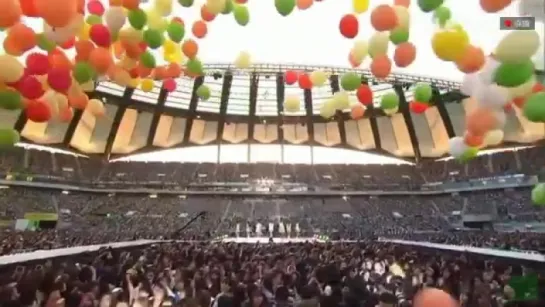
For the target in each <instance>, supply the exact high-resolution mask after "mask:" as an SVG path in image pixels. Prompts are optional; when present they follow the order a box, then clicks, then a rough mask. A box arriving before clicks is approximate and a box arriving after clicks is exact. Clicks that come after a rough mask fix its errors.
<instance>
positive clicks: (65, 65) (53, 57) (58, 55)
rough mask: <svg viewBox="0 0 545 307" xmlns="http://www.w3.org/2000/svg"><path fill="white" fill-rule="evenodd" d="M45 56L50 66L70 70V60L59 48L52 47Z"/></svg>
mask: <svg viewBox="0 0 545 307" xmlns="http://www.w3.org/2000/svg"><path fill="white" fill-rule="evenodd" d="M47 57H48V58H49V66H50V67H51V68H59V69H63V70H72V66H73V65H72V61H70V59H69V58H68V57H67V56H66V54H64V52H63V51H62V50H60V49H58V48H57V49H53V51H51V52H50V53H49V54H48V55H47Z"/></svg>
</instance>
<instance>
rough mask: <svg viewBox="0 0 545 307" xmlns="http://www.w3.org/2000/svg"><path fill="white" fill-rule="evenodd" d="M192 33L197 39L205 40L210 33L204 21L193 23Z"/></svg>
mask: <svg viewBox="0 0 545 307" xmlns="http://www.w3.org/2000/svg"><path fill="white" fill-rule="evenodd" d="M191 32H193V35H194V36H195V37H196V38H204V37H205V36H206V34H207V33H208V27H207V26H206V23H205V22H204V21H202V20H197V21H195V22H194V23H193V26H192V27H191Z"/></svg>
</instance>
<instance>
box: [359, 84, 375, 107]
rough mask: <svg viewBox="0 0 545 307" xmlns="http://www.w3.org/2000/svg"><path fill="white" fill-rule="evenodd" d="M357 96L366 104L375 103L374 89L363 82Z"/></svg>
mask: <svg viewBox="0 0 545 307" xmlns="http://www.w3.org/2000/svg"><path fill="white" fill-rule="evenodd" d="M356 97H358V101H359V102H361V103H362V104H364V105H366V106H367V105H370V104H373V91H372V90H371V88H370V87H369V86H368V85H367V84H362V85H360V87H359V88H358V90H357V91H356Z"/></svg>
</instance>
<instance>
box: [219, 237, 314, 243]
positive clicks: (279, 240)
mask: <svg viewBox="0 0 545 307" xmlns="http://www.w3.org/2000/svg"><path fill="white" fill-rule="evenodd" d="M269 240H270V238H269V237H246V238H244V237H238V238H237V237H226V238H223V239H219V240H217V241H221V242H234V243H269ZM303 242H320V243H323V242H325V241H322V240H319V239H318V238H312V237H309V238H273V243H303Z"/></svg>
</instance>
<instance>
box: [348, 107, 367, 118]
mask: <svg viewBox="0 0 545 307" xmlns="http://www.w3.org/2000/svg"><path fill="white" fill-rule="evenodd" d="M363 115H365V107H364V106H362V105H360V104H357V105H354V106H353V107H352V109H351V110H350V117H352V119H360V118H362V117H363Z"/></svg>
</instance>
